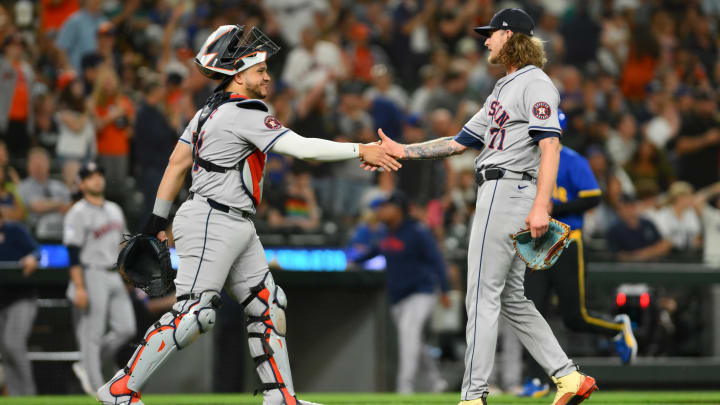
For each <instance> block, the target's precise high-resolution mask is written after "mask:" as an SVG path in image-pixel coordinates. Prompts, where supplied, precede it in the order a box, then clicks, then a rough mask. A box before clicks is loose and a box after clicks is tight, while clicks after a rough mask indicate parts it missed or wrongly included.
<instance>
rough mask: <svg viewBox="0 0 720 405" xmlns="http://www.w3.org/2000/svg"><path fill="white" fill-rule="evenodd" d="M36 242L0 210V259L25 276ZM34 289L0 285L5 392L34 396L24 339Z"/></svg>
mask: <svg viewBox="0 0 720 405" xmlns="http://www.w3.org/2000/svg"><path fill="white" fill-rule="evenodd" d="M37 249H38V245H37V243H36V242H35V240H33V238H32V237H31V236H30V233H29V232H28V230H27V228H25V226H24V225H23V224H21V223H19V222H6V221H4V220H3V218H2V211H0V262H4V263H8V264H11V266H12V265H13V264H15V265H16V266H17V267H19V268H22V273H23V276H25V277H29V276H30V275H31V274H32V273H33V272H34V271H35V270H36V269H37V265H38V261H37V257H36V254H37ZM36 298H37V297H36V292H35V289H34V288H18V287H17V286H3V287H0V355H2V359H3V362H2V363H3V369H4V371H5V385H6V388H7V393H8V395H11V396H12V395H35V394H36V389H35V381H34V379H33V374H32V367H31V365H30V359H28V356H27V354H28V353H27V340H28V338H29V337H30V331H31V330H32V325H33V322H34V321H35V315H37V299H36Z"/></svg>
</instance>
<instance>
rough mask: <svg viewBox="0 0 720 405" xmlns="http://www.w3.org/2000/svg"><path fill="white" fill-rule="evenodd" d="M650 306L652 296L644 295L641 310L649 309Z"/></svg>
mask: <svg viewBox="0 0 720 405" xmlns="http://www.w3.org/2000/svg"><path fill="white" fill-rule="evenodd" d="M649 306H650V294H648V293H646V292H645V293H642V295H640V308H647V307H649Z"/></svg>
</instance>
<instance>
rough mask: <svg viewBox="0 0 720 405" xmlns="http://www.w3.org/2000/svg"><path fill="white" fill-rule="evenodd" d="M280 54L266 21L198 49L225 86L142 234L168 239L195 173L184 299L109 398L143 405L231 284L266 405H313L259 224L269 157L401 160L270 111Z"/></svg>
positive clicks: (219, 34) (179, 153) (200, 119)
mask: <svg viewBox="0 0 720 405" xmlns="http://www.w3.org/2000/svg"><path fill="white" fill-rule="evenodd" d="M278 50H279V48H278V47H277V45H275V44H274V43H273V42H272V41H271V40H270V39H269V38H267V37H266V36H265V35H264V34H263V33H262V32H261V31H260V30H259V29H257V27H255V28H252V29H251V30H250V29H245V27H243V26H237V25H225V26H221V27H220V28H218V29H217V30H216V31H215V32H213V33H212V34H211V35H210V36H209V37H208V38H207V40H206V41H205V43H204V45H203V47H202V49H201V50H200V52H199V53H198V55H197V58H196V60H195V62H196V64H197V66H198V68H199V69H200V71H201V72H203V74H205V75H206V76H208V77H210V78H212V79H218V80H220V79H221V80H222V82H221V83H220V85H219V86H218V88H217V91H216V93H215V94H214V95H213V96H212V97H211V98H210V100H209V101H208V103H207V104H206V105H205V107H204V108H203V109H202V110H201V111H198V113H197V114H196V115H195V117H194V118H193V119H192V121H191V122H190V123H189V124H188V126H187V128H186V129H185V132H184V133H183V134H182V136H181V137H180V141H179V142H178V144H177V145H176V147H175V150H174V151H173V154H172V156H171V157H170V162H169V163H168V166H167V168H166V170H165V174H164V176H163V179H162V182H161V183H160V187H159V189H158V193H157V197H156V201H155V207H154V209H153V215H152V218H151V220H150V221H149V223H148V224H147V226H146V227H145V229H144V231H143V233H146V234H149V235H157V236H158V238H160V239H164V238H165V233H164V232H163V230H164V229H165V228H166V225H167V217H168V213H169V211H170V205H171V203H172V201H173V200H174V199H175V196H176V195H177V193H178V191H179V189H180V187H181V186H182V183H183V179H184V178H185V174H186V173H187V171H188V170H192V185H191V187H190V198H189V199H188V200H187V201H186V202H184V203H183V204H182V206H181V207H180V209H179V210H178V212H177V214H176V215H175V219H174V221H173V237H174V241H175V247H176V249H177V252H178V256H179V258H180V263H179V267H178V271H177V277H176V279H175V286H176V293H177V303H176V304H175V305H174V307H173V310H172V311H171V312H168V313H166V314H165V315H163V316H162V317H161V318H160V320H159V321H158V322H157V323H156V324H155V325H154V326H152V327H150V329H148V331H147V333H146V334H145V339H144V341H143V342H142V345H141V346H139V347H138V349H137V350H136V352H135V354H134V355H133V357H132V358H131V359H130V361H129V363H128V365H127V367H125V368H124V369H122V370H120V371H118V372H117V374H116V375H115V376H114V377H113V378H112V379H111V380H110V381H109V382H108V383H107V384H105V385H104V386H103V387H101V388H100V389H99V390H98V399H99V400H100V401H101V402H102V403H103V404H106V405H118V404H130V403H132V404H140V403H141V401H140V392H139V391H140V390H141V389H142V387H143V385H144V383H145V382H146V381H147V379H148V378H149V377H150V375H151V374H152V373H153V372H154V371H155V370H157V368H158V367H159V366H160V365H161V364H162V363H163V362H164V361H165V360H166V359H167V358H168V357H169V356H170V355H172V354H173V353H174V352H175V351H177V350H180V349H182V348H184V347H186V346H188V345H189V344H190V343H192V341H193V340H194V339H195V338H197V337H198V336H199V335H200V334H201V333H204V332H207V331H209V330H211V329H212V328H213V326H214V322H215V321H214V320H215V311H216V309H217V308H218V306H219V303H220V296H219V294H220V290H221V289H222V288H226V289H227V290H228V291H229V292H230V293H231V294H232V295H234V297H235V299H236V300H238V301H239V302H241V303H242V304H243V306H244V307H245V313H246V314H247V316H248V326H247V328H248V341H249V345H250V353H251V355H252V356H253V358H254V360H255V364H256V367H257V372H258V375H259V376H260V380H261V381H262V383H263V387H262V390H263V396H264V400H263V404H265V405H279V404H285V405H294V404H302V403H308V402H306V401H300V400H298V399H297V398H296V396H295V390H294V388H293V382H292V376H291V374H290V362H289V358H288V351H287V345H286V342H285V328H286V326H285V307H286V305H287V298H286V296H285V293H284V292H283V290H282V289H281V288H280V287H279V286H277V285H276V284H275V282H274V281H273V277H272V274H270V272H269V271H268V264H267V262H266V260H265V253H264V251H263V247H262V245H261V243H260V240H259V238H258V236H257V233H256V232H255V227H254V225H253V222H252V220H251V219H252V215H253V214H254V213H255V210H256V207H257V205H258V204H259V203H260V199H261V197H262V185H263V173H264V166H265V154H266V153H267V152H268V151H273V152H276V153H281V154H285V155H289V156H294V157H297V158H300V159H305V160H317V161H337V160H347V159H354V158H360V159H362V160H363V161H365V162H367V163H370V164H373V165H379V166H382V167H383V168H385V169H387V170H397V169H398V168H399V167H400V164H399V163H398V162H397V161H396V160H395V159H393V158H392V157H391V156H390V155H388V154H387V152H385V150H384V149H383V148H382V147H381V146H379V145H376V144H368V145H362V144H361V145H358V144H354V143H337V142H331V141H325V140H321V139H314V138H303V137H301V136H300V135H298V134H296V133H294V132H293V131H292V130H290V129H288V128H285V127H284V126H283V125H282V124H281V123H280V122H278V120H277V119H276V118H275V117H273V116H272V115H270V114H269V113H268V108H267V106H266V105H265V103H264V102H262V101H261V99H263V98H265V97H266V95H267V92H268V86H269V84H270V77H269V76H268V73H267V65H266V63H265V62H266V60H267V59H268V58H269V57H270V56H271V55H272V54H274V53H275V52H277V51H278Z"/></svg>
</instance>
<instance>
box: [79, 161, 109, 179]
mask: <svg viewBox="0 0 720 405" xmlns="http://www.w3.org/2000/svg"><path fill="white" fill-rule="evenodd" d="M93 173H100V174H102V175H105V171H104V170H103V169H102V167H100V166H98V165H97V163H95V162H87V163H85V164H84V165H83V166H82V167H81V168H80V171H79V172H78V176H79V177H80V180H85V179H86V178H88V177H90V175H91V174H93Z"/></svg>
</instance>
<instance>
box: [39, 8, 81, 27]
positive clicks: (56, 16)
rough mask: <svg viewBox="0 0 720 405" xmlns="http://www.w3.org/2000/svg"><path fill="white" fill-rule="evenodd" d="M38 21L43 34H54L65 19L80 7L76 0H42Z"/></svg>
mask: <svg viewBox="0 0 720 405" xmlns="http://www.w3.org/2000/svg"><path fill="white" fill-rule="evenodd" d="M41 3H42V4H41V5H40V16H41V18H42V21H41V23H40V25H41V27H42V31H43V33H44V34H50V35H55V34H56V33H57V31H58V30H59V29H60V27H62V25H63V23H64V22H65V20H67V18H68V17H70V16H71V15H72V14H73V13H74V12H76V11H77V9H78V8H80V4H78V3H79V1H78V0H42V2H41Z"/></svg>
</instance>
